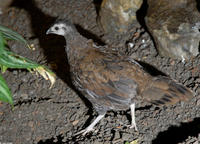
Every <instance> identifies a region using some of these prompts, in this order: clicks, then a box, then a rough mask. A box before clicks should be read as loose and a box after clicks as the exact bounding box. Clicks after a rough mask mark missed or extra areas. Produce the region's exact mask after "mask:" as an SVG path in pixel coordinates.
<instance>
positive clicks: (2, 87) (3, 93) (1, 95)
mask: <svg viewBox="0 0 200 144" xmlns="http://www.w3.org/2000/svg"><path fill="white" fill-rule="evenodd" d="M0 100H1V101H3V102H8V103H9V104H11V105H13V99H12V96H11V92H10V89H9V88H8V86H7V84H6V82H5V80H4V79H3V77H2V76H1V75H0Z"/></svg>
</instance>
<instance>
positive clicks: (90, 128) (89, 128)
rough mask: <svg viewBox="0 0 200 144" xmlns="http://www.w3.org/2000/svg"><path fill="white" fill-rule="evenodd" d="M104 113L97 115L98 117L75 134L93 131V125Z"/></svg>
mask: <svg viewBox="0 0 200 144" xmlns="http://www.w3.org/2000/svg"><path fill="white" fill-rule="evenodd" d="M105 114H106V113H104V114H100V115H98V117H97V118H96V119H95V120H94V121H93V122H92V123H91V124H90V125H89V126H88V127H87V128H86V129H84V130H82V131H80V132H78V133H76V134H75V135H79V134H81V133H82V135H85V134H86V133H88V132H90V131H93V130H94V126H95V125H96V124H97V123H98V122H99V121H100V120H101V119H102V118H103V117H104V116H105Z"/></svg>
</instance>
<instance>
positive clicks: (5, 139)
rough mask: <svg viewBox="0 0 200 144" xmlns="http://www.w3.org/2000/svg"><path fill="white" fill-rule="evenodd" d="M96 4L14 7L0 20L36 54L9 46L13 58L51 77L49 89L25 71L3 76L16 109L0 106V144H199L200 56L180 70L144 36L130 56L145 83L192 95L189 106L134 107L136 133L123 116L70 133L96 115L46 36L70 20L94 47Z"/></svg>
mask: <svg viewBox="0 0 200 144" xmlns="http://www.w3.org/2000/svg"><path fill="white" fill-rule="evenodd" d="M96 10H98V1H97V0H96V1H95V0H94V1H93V0H16V1H14V3H13V4H12V7H11V8H9V10H8V11H7V12H5V13H4V14H3V15H0V24H3V25H5V26H8V27H9V28H11V29H14V30H16V31H17V32H18V33H20V34H22V35H23V36H24V37H25V38H26V39H27V40H28V41H29V42H30V43H32V44H34V46H35V48H36V50H35V51H30V50H29V49H27V48H26V47H25V46H24V45H22V44H19V43H17V42H10V48H11V50H12V51H14V52H16V53H18V54H20V55H22V56H25V57H27V58H30V59H32V60H35V61H37V62H38V63H40V64H44V65H47V66H48V67H49V68H50V69H51V70H53V71H54V72H55V73H56V75H57V81H56V83H55V85H54V87H53V88H52V89H49V86H50V83H49V82H48V81H45V80H44V79H43V78H41V77H37V76H36V75H32V74H31V73H29V72H27V71H25V70H9V71H7V72H6V73H5V74H4V77H5V79H6V81H7V82H8V85H9V87H10V88H11V91H12V93H13V98H14V103H15V108H14V110H11V107H10V106H9V105H8V104H5V103H3V104H2V103H1V104H0V143H13V144H31V143H34V144H45V143H69V144H75V143H77V144H90V143H91V144H103V143H105V144H109V143H112V144H123V143H125V142H131V141H133V140H138V144H139V143H140V144H150V143H152V144H165V143H166V144H178V143H179V144H199V143H200V112H199V108H200V95H199V93H200V86H199V83H200V73H199V72H200V56H197V57H196V58H194V59H192V60H190V61H188V62H185V63H182V62H181V61H177V60H172V59H169V58H162V57H160V56H159V55H157V52H156V50H155V46H154V45H153V42H152V40H151V38H150V36H149V34H148V33H147V32H146V31H145V30H144V29H143V28H142V27H136V28H134V29H135V32H137V33H139V37H138V38H136V39H130V40H129V42H134V43H135V45H136V46H135V48H134V49H132V50H131V51H132V52H131V53H133V54H132V55H131V57H132V58H135V59H137V60H140V61H141V64H142V65H144V66H145V68H147V70H148V71H149V72H151V74H152V75H158V74H166V75H168V76H170V77H172V78H174V79H176V80H177V81H179V82H181V83H183V84H184V85H185V86H187V87H189V88H190V89H191V90H193V91H194V92H195V97H194V98H193V99H192V100H191V101H189V102H188V103H184V102H181V103H178V104H176V105H173V106H170V107H163V108H157V107H155V106H151V105H146V106H137V109H136V122H137V125H138V129H139V132H135V131H134V130H132V129H129V128H127V125H129V124H130V110H127V111H118V112H112V111H111V112H108V113H107V115H106V116H105V118H104V119H102V120H101V121H100V123H99V124H97V126H96V127H95V128H96V130H95V131H94V132H93V133H90V134H88V135H87V136H75V133H76V132H78V131H80V130H81V129H83V128H84V127H86V126H88V124H89V123H90V122H91V120H93V119H94V118H95V117H96V116H97V113H96V112H95V111H94V110H93V109H92V106H91V104H90V103H89V102H88V101H87V100H86V99H85V98H84V97H83V96H82V95H80V94H78V93H77V91H75V90H74V88H73V86H72V85H71V82H70V78H69V72H68V70H69V68H68V64H67V62H66V54H65V52H64V46H65V41H64V38H62V37H59V36H53V35H52V36H46V35H45V32H46V30H47V29H48V28H49V27H50V25H51V24H52V23H53V22H54V20H55V19H56V18H58V17H64V18H68V19H70V20H72V21H73V22H74V23H75V24H76V25H77V26H78V27H79V28H80V29H81V30H82V32H81V34H82V35H85V36H86V37H87V38H91V39H95V41H96V42H99V44H101V41H103V40H105V38H106V35H104V34H103V33H102V32H101V31H100V29H99V28H98V26H97V23H96V18H97V14H96Z"/></svg>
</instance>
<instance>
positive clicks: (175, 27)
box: [145, 0, 200, 62]
mask: <svg viewBox="0 0 200 144" xmlns="http://www.w3.org/2000/svg"><path fill="white" fill-rule="evenodd" d="M197 3H199V2H198V1H197V0H148V11H147V16H146V18H145V20H146V25H147V27H148V30H149V31H150V32H151V34H152V36H153V38H154V40H155V44H156V47H157V49H158V52H159V54H160V55H162V56H166V57H171V58H174V59H180V60H182V61H183V62H184V61H185V60H190V59H191V58H194V57H195V56H197V55H198V54H199V41H200V31H199V29H200V12H199V10H198V6H197Z"/></svg>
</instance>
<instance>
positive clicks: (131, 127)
mask: <svg viewBox="0 0 200 144" xmlns="http://www.w3.org/2000/svg"><path fill="white" fill-rule="evenodd" d="M129 128H130V129H133V128H134V129H135V131H138V128H137V126H136V124H131V125H130V126H129Z"/></svg>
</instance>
